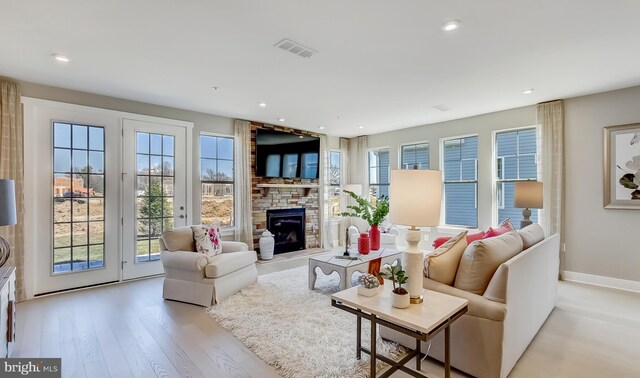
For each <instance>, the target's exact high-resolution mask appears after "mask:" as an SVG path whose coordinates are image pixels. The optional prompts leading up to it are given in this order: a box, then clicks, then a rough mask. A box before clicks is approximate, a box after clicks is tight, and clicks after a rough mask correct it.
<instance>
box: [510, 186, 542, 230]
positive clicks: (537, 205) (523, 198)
mask: <svg viewBox="0 0 640 378" xmlns="http://www.w3.org/2000/svg"><path fill="white" fill-rule="evenodd" d="M542 197H543V196H542V183H541V182H538V181H516V183H515V185H514V199H513V205H514V206H515V207H517V208H521V209H524V210H522V221H521V222H520V228H525V227H526V226H528V225H530V224H532V223H533V222H532V221H531V219H529V217H530V216H531V210H529V209H542V204H543V199H542Z"/></svg>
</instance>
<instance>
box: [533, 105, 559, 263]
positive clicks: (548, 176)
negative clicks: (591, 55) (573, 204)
mask: <svg viewBox="0 0 640 378" xmlns="http://www.w3.org/2000/svg"><path fill="white" fill-rule="evenodd" d="M538 124H539V125H540V126H541V128H542V182H543V183H544V189H543V193H544V208H543V210H542V211H543V217H542V218H543V219H542V221H543V224H542V226H543V228H544V230H545V233H546V234H547V235H553V234H560V243H561V244H560V245H564V232H563V231H564V230H563V222H564V195H565V194H564V193H565V187H564V105H563V102H562V100H558V101H552V102H545V103H541V104H538ZM563 267H564V252H561V253H560V270H561V271H562V269H563Z"/></svg>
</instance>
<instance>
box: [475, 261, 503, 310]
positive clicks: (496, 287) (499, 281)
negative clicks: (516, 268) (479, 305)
mask: <svg viewBox="0 0 640 378" xmlns="http://www.w3.org/2000/svg"><path fill="white" fill-rule="evenodd" d="M508 274H509V266H508V265H507V264H504V263H503V264H500V266H499V267H498V269H497V270H496V272H495V273H494V274H493V277H491V281H489V285H488V286H487V290H485V291H484V294H482V296H483V297H485V298H487V299H488V300H490V301H496V302H500V303H506V302H507V278H508Z"/></svg>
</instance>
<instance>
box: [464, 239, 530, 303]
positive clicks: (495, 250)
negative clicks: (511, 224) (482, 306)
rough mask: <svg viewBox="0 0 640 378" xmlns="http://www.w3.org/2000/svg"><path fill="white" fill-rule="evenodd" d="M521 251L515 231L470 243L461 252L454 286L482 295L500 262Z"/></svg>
mask: <svg viewBox="0 0 640 378" xmlns="http://www.w3.org/2000/svg"><path fill="white" fill-rule="evenodd" d="M520 252H522V239H521V238H520V236H519V235H518V233H517V232H516V231H509V232H507V233H506V234H502V235H500V236H496V237H493V238H488V239H482V240H478V241H475V242H473V243H471V244H470V245H469V246H468V247H467V249H466V250H465V251H464V253H463V254H462V258H461V259H460V265H459V266H458V272H457V273H456V280H455V283H454V286H455V287H456V288H458V289H461V290H465V291H468V292H471V293H474V294H478V295H482V294H483V293H484V292H485V290H486V289H487V286H488V285H489V281H490V280H491V277H493V274H494V273H495V272H496V270H497V269H498V267H499V266H500V264H502V263H503V262H505V261H507V260H509V259H510V258H512V257H513V256H515V255H517V254H518V253H520Z"/></svg>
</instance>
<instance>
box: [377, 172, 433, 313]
mask: <svg viewBox="0 0 640 378" xmlns="http://www.w3.org/2000/svg"><path fill="white" fill-rule="evenodd" d="M390 184H391V185H390V188H389V198H390V204H389V206H390V208H389V217H390V220H391V223H393V224H401V225H405V226H409V227H410V228H409V230H408V231H407V244H408V245H409V247H408V248H407V249H406V251H405V252H404V256H403V257H404V259H403V260H404V269H405V271H406V272H407V276H408V281H407V291H408V292H409V296H410V298H411V303H422V301H423V297H422V293H423V292H424V288H423V287H422V270H423V260H424V255H423V253H422V251H420V249H418V243H419V242H420V230H418V229H417V227H435V226H438V225H439V224H440V205H441V202H442V173H441V172H440V171H433V170H418V169H414V170H405V169H402V170H394V171H391V183H390Z"/></svg>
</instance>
